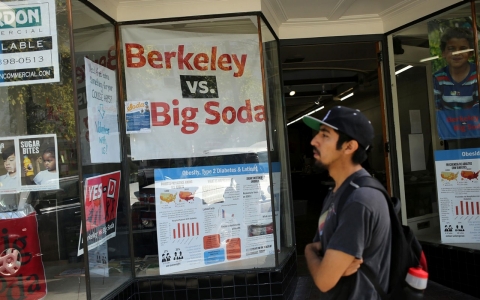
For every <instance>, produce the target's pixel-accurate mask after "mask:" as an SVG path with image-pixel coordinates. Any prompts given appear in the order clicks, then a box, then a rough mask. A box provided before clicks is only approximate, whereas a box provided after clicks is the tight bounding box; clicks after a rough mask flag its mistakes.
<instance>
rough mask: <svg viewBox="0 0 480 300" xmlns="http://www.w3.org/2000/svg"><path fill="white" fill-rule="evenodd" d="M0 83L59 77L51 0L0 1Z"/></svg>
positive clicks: (55, 29) (29, 81)
mask: <svg viewBox="0 0 480 300" xmlns="http://www.w3.org/2000/svg"><path fill="white" fill-rule="evenodd" d="M0 36H1V39H0V50H1V51H0V87H1V86H13V85H24V84H37V83H47V82H59V81H60V69H59V63H58V60H59V57H58V46H57V22H56V14H55V1H54V0H27V1H18V2H1V3H0Z"/></svg>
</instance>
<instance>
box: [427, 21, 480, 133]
mask: <svg viewBox="0 0 480 300" xmlns="http://www.w3.org/2000/svg"><path fill="white" fill-rule="evenodd" d="M472 28H473V24H472V20H471V19H470V18H457V19H442V20H432V21H430V22H428V40H429V44H430V55H431V56H432V57H434V56H437V57H438V59H436V60H433V61H432V72H434V74H433V89H434V90H433V93H434V99H435V108H436V119H437V130H438V135H439V137H440V138H441V139H442V140H451V139H464V138H478V137H480V111H479V102H478V82H477V71H476V66H475V53H474V48H475V47H474V34H473V30H472Z"/></svg>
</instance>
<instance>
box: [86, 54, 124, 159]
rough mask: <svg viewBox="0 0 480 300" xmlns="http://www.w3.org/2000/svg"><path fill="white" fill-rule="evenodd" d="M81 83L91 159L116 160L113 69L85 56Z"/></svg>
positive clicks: (116, 136) (116, 121)
mask: <svg viewBox="0 0 480 300" xmlns="http://www.w3.org/2000/svg"><path fill="white" fill-rule="evenodd" d="M85 85H86V93H87V109H88V132H89V133H88V136H89V142H90V159H91V162H92V163H115V162H120V134H119V131H118V108H117V89H116V85H115V72H114V71H112V70H109V69H108V68H106V67H103V66H101V65H99V64H96V63H94V62H92V61H91V60H89V59H88V58H85Z"/></svg>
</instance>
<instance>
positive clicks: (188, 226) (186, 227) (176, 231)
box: [172, 222, 200, 239]
mask: <svg viewBox="0 0 480 300" xmlns="http://www.w3.org/2000/svg"><path fill="white" fill-rule="evenodd" d="M172 233H173V235H172V238H173V239H180V238H185V237H187V238H188V237H193V236H199V235H200V226H199V224H198V222H195V223H177V226H176V227H175V226H174V228H173V230H172Z"/></svg>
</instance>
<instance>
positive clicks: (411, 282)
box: [404, 266, 428, 299]
mask: <svg viewBox="0 0 480 300" xmlns="http://www.w3.org/2000/svg"><path fill="white" fill-rule="evenodd" d="M405 281H406V282H407V286H406V287H405V289H404V293H405V299H423V291H424V290H425V289H426V288H427V282H428V273H427V271H425V270H424V269H422V267H420V266H419V267H416V268H410V269H408V273H407V276H406V277H405Z"/></svg>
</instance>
